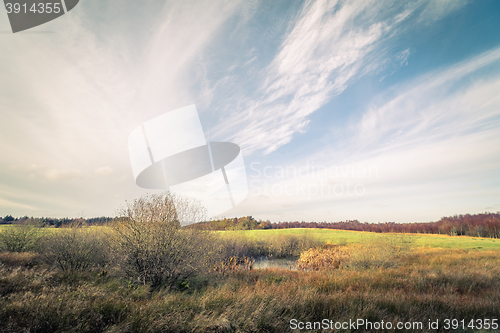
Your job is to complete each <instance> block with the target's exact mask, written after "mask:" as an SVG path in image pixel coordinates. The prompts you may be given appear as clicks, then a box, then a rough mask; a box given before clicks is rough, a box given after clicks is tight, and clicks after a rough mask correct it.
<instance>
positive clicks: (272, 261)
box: [253, 257, 297, 271]
mask: <svg viewBox="0 0 500 333" xmlns="http://www.w3.org/2000/svg"><path fill="white" fill-rule="evenodd" d="M253 268H255V269H265V268H281V269H290V270H293V271H295V270H297V261H296V260H292V259H281V258H280V259H276V258H270V257H262V258H258V259H255V263H254V265H253Z"/></svg>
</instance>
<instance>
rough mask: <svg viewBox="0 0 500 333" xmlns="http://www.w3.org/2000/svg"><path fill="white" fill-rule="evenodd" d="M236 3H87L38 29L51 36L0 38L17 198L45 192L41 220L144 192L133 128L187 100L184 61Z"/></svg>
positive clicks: (8, 153) (4, 115)
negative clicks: (131, 140)
mask: <svg viewBox="0 0 500 333" xmlns="http://www.w3.org/2000/svg"><path fill="white" fill-rule="evenodd" d="M239 5H240V2H239V1H210V2H206V3H199V2H194V1H184V2H168V3H167V2H157V3H152V2H149V3H135V2H130V3H127V4H123V3H122V2H119V1H109V2H106V3H103V2H102V1H92V0H90V1H85V3H81V4H80V5H79V6H78V7H77V8H75V10H73V11H72V12H71V13H70V14H68V15H65V16H63V17H61V18H60V19H58V20H54V21H51V22H49V23H47V24H46V25H43V27H42V26H41V27H40V28H39V29H42V30H43V29H45V30H52V31H54V33H52V34H25V35H18V34H3V35H1V36H2V41H1V44H2V45H1V47H0V48H1V50H2V51H1V52H0V72H1V73H2V76H0V119H1V120H0V151H2V156H1V157H0V178H2V179H5V180H6V182H7V180H8V182H9V184H12V183H15V182H17V186H18V189H17V190H16V189H15V186H14V191H18V192H21V188H22V189H23V190H24V191H28V192H29V189H31V190H32V191H33V192H36V193H38V194H40V193H41V192H43V195H45V197H47V198H51V202H50V203H46V202H43V203H42V202H40V205H39V206H40V207H50V210H49V211H48V212H45V213H44V214H53V215H58V216H60V215H62V214H65V212H69V213H70V214H74V213H75V212H76V211H77V210H78V209H77V208H75V207H78V206H80V207H81V209H79V210H86V211H94V210H95V211H98V210H99V209H100V210H101V211H107V212H109V214H111V213H112V211H113V209H114V208H116V200H115V198H114V196H115V194H116V193H122V195H121V197H120V199H123V198H122V197H123V196H129V197H133V196H137V195H140V194H141V193H142V190H141V189H138V188H137V187H136V186H135V184H134V181H133V177H132V172H131V167H130V164H129V156H128V150H127V138H128V135H129V133H130V131H131V130H132V129H133V128H135V127H137V126H139V125H140V124H141V123H143V122H144V121H145V120H148V119H150V118H152V117H154V116H156V115H158V114H161V113H164V112H167V111H169V110H172V109H175V108H177V107H180V106H184V105H189V104H192V103H193V98H192V96H191V91H190V86H191V85H192V80H194V79H195V78H193V77H190V74H191V71H192V65H190V63H192V62H194V61H195V60H196V57H197V55H198V54H200V53H201V52H202V51H203V50H204V48H205V47H206V46H207V44H208V43H209V42H210V40H211V39H212V38H213V37H214V35H215V34H216V33H217V31H218V29H219V28H220V27H221V26H222V25H223V23H224V22H225V21H226V20H227V19H228V18H229V17H231V15H232V14H233V13H234V11H235V10H237V9H238V6H239ZM117 8H120V10H118V11H117ZM124 22H127V23H126V24H125V23H124ZM3 23H5V22H4V21H2V22H0V24H2V26H4V24H3ZM36 29H37V28H34V30H36ZM34 55H36V56H34ZM33 163H35V164H36V165H37V167H36V169H33V170H30V169H29V167H28V168H26V167H24V168H18V169H16V170H12V169H9V168H8V167H7V166H8V165H13V164H15V165H20V166H22V165H28V166H29V165H31V164H33ZM103 165H104V166H106V167H102V166H103ZM110 170H112V171H113V172H112V173H110ZM103 174H107V175H108V176H107V177H97V176H98V175H103ZM127 176H129V178H127ZM83 179H85V181H83ZM124 179H127V180H128V182H127V181H125V180H124ZM68 180H72V181H68ZM73 180H75V181H73ZM40 182H48V183H50V185H51V186H46V187H45V188H43V190H41V188H40ZM0 183H4V181H2V182H0ZM61 184H64V186H63V185H61ZM97 192H99V196H100V198H101V199H100V200H99V202H97V203H96V202H94V201H95V200H94V199H95V198H96V194H95V193H97ZM61 193H65V196H66V197H67V198H73V199H74V200H73V201H72V202H68V201H70V200H69V199H68V200H66V201H61V200H60V199H61V197H60V194H61ZM34 200H35V199H34ZM36 200H38V199H36ZM88 207H92V208H90V209H89V208H88ZM47 209H49V208H47ZM19 210H21V208H20V206H18V209H17V210H16V211H19ZM51 212H52V213H51ZM0 213H1V211H0ZM10 213H13V214H16V212H15V211H14V212H10ZM100 214H103V213H100Z"/></svg>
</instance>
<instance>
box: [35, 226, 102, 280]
mask: <svg viewBox="0 0 500 333" xmlns="http://www.w3.org/2000/svg"><path fill="white" fill-rule="evenodd" d="M41 251H42V253H43V255H44V258H45V260H46V261H47V262H48V263H49V264H54V265H56V266H57V267H59V268H60V269H62V270H63V271H83V270H86V269H90V268H95V267H104V266H105V265H106V263H107V254H108V253H109V247H108V245H107V240H106V237H105V236H104V235H103V234H102V233H98V232H97V231H94V230H91V229H87V228H71V229H65V230H61V231H60V232H58V233H56V234H53V235H50V236H47V237H46V238H45V239H44V241H43V244H42V247H41Z"/></svg>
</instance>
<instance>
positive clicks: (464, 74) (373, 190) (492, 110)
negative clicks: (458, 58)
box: [249, 49, 500, 222]
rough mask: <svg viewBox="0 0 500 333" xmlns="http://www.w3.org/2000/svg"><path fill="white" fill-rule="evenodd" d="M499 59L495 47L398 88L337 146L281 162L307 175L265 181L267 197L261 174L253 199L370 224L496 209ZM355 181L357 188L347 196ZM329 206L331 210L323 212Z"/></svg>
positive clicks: (264, 206) (288, 215) (288, 213)
mask: <svg viewBox="0 0 500 333" xmlns="http://www.w3.org/2000/svg"><path fill="white" fill-rule="evenodd" d="M499 63H500V49H494V50H491V51H489V52H486V53H483V54H480V55H478V56H476V57H473V58H471V59H467V60H464V61H462V62H460V63H458V64H456V65H453V66H450V67H447V68H444V69H440V70H435V71H432V72H430V73H427V74H424V75H422V76H420V77H419V78H417V79H414V80H411V81H410V82H407V83H406V84H405V85H403V86H400V87H399V88H398V90H397V91H394V92H393V96H392V97H389V98H388V99H386V101H385V102H382V103H380V102H379V105H374V106H372V108H371V109H369V110H366V112H365V113H364V114H363V115H362V116H361V118H359V119H357V120H356V121H355V122H354V124H353V126H352V128H351V130H352V132H351V133H350V136H349V138H348V140H346V141H344V142H343V144H342V145H338V144H336V145H334V146H330V147H328V146H326V147H322V149H321V151H320V152H315V153H311V154H309V155H307V156H302V157H300V158H297V159H296V160H295V161H292V162H291V163H290V164H288V165H282V166H281V167H283V168H285V169H287V168H288V167H290V166H291V167H292V170H294V169H299V168H300V167H302V168H304V167H305V166H307V165H310V164H311V163H312V164H314V165H315V166H316V169H315V170H316V171H314V168H313V169H311V168H309V171H310V173H311V170H313V171H312V175H309V176H307V175H308V173H307V172H305V175H306V176H304V177H295V176H293V177H284V178H280V177H274V178H273V177H271V178H268V179H264V181H267V191H268V194H267V195H266V193H265V191H266V188H264V187H261V186H260V185H262V184H263V182H262V181H263V180H262V179H260V180H259V181H257V182H256V185H257V186H255V188H254V190H255V191H254V192H253V194H254V195H253V196H252V198H251V199H250V201H251V202H252V206H253V207H259V209H260V210H262V212H263V216H264V215H266V216H270V215H269V214H266V213H267V212H269V211H273V209H272V206H275V207H277V206H281V205H284V204H292V208H287V209H283V210H281V211H280V213H279V214H277V213H272V214H274V216H273V217H272V219H274V220H280V219H281V220H289V219H297V216H298V215H295V214H296V213H297V212H301V213H304V214H305V215H307V216H309V217H310V218H314V216H316V217H318V218H319V216H330V218H331V219H333V220H341V219H346V218H359V219H362V220H364V221H369V222H378V221H390V220H393V221H394V220H395V221H399V222H415V221H429V220H436V219H439V217H441V216H444V215H450V214H457V213H479V212H482V211H485V210H488V209H487V207H490V209H491V207H493V208H494V209H496V210H498V209H500V202H499V201H498V198H499V197H500V192H499V190H498V184H499V183H500V176H499V174H498V170H500V145H498V142H500V97H499V96H498V91H500V71H499V70H498V68H499V67H498V64H499ZM485 71H487V72H488V73H489V75H488V76H484V75H483V74H484V72H485ZM380 98H381V97H377V100H380ZM386 98H387V97H386ZM308 163H309V164H308ZM349 168H351V169H352V168H359V169H361V170H370V169H373V170H376V171H377V172H375V173H372V174H371V175H369V176H368V177H366V176H363V174H361V176H360V175H359V174H357V173H353V174H351V173H350V172H346V173H345V174H344V175H343V174H342V172H341V173H340V176H339V173H338V172H336V170H338V169H340V170H349ZM273 170H275V169H273ZM317 170H325V173H318V172H317ZM314 172H316V174H315V173H314ZM365 174H366V173H365ZM250 175H251V174H250ZM250 183H251V184H252V181H250ZM348 183H349V184H351V195H349V194H348V193H347V192H346V191H345V190H346V189H347V185H348ZM336 184H339V185H338V186H342V188H343V189H344V192H343V193H342V194H341V195H337V194H334V193H333V191H334V186H335V185H336ZM356 184H359V185H360V186H361V187H359V189H358V190H359V191H358V192H359V193H361V192H362V194H361V195H355V194H353V192H354V186H355V185H356ZM273 189H274V191H275V193H272V190H273ZM361 189H364V191H361ZM280 190H281V192H280ZM340 190H341V187H338V188H337V193H340ZM286 191H288V193H289V194H287V192H286ZM251 193H252V192H251ZM249 205H250V204H249ZM325 207H329V208H330V211H331V212H330V213H328V214H326V215H325V213H324V212H321V210H322V209H324V208H325ZM422 207H425V209H422ZM495 207H496V208H495ZM254 215H255V216H259V213H258V212H255V211H254Z"/></svg>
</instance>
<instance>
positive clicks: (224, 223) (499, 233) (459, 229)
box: [192, 213, 500, 238]
mask: <svg viewBox="0 0 500 333" xmlns="http://www.w3.org/2000/svg"><path fill="white" fill-rule="evenodd" d="M192 227H194V228H198V229H204V230H255V229H288V228H319V229H338V230H352V231H370V232H398V233H424V234H446V235H452V236H462V235H464V236H473V237H490V238H500V213H483V214H475V215H470V214H466V215H455V216H450V217H442V218H441V219H440V220H439V221H437V222H425V223H421V222H418V223H396V222H384V223H367V222H365V223H361V222H359V221H358V220H348V221H342V222H304V221H302V222H298V221H295V222H278V223H271V222H269V221H261V220H255V219H254V218H253V217H252V216H245V217H240V218H230V219H223V220H215V221H210V222H202V223H198V224H195V225H193V226H192Z"/></svg>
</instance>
